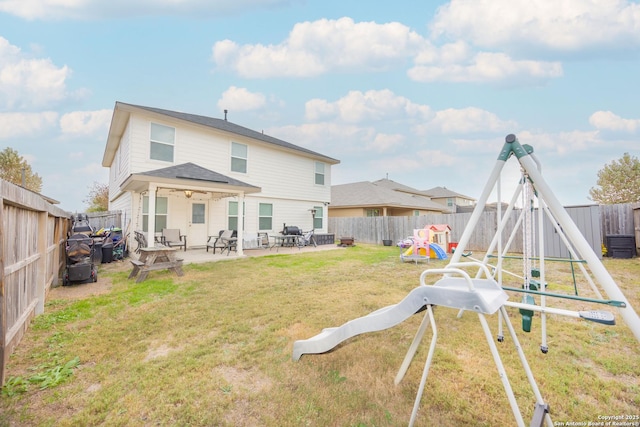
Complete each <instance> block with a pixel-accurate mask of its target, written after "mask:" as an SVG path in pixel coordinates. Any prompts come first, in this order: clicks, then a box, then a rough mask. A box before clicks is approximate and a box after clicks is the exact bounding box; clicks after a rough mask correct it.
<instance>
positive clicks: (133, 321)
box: [0, 245, 640, 426]
mask: <svg viewBox="0 0 640 427" xmlns="http://www.w3.org/2000/svg"><path fill="white" fill-rule="evenodd" d="M510 262H511V263H512V264H513V269H514V271H517V267H516V261H510ZM604 262H605V266H606V268H607V269H608V270H609V271H610V273H611V274H612V276H614V278H615V279H616V281H617V283H618V285H619V286H620V287H621V288H622V289H623V292H624V293H625V295H626V296H627V298H628V299H629V300H630V302H631V303H632V304H633V305H634V307H635V308H636V310H638V307H640V287H639V286H638V284H637V283H636V282H635V279H634V278H637V277H640V262H639V260H638V259H632V260H617V259H605V261H604ZM444 265H446V261H438V260H432V261H431V262H430V263H429V264H422V265H415V264H413V263H404V264H403V263H401V262H400V261H399V259H398V252H397V249H395V248H389V247H383V246H370V245H358V246H356V247H353V248H347V249H344V250H336V251H323V252H315V253H304V254H292V255H289V254H279V255H272V256H266V257H260V258H245V259H240V260H229V261H222V262H217V263H209V264H199V265H189V266H186V267H185V268H184V270H185V275H184V276H183V277H175V276H173V275H171V274H170V273H168V272H153V273H152V274H150V276H149V279H148V280H147V281H145V282H143V283H140V284H136V283H134V282H133V281H130V280H127V274H128V271H122V272H112V273H107V272H104V271H101V273H100V274H101V275H103V276H104V275H105V274H107V275H108V276H110V278H111V280H112V290H111V292H110V293H109V294H106V295H100V296H93V297H90V298H87V299H85V300H81V301H66V300H64V301H63V300H54V301H48V302H47V307H46V310H45V314H43V315H41V316H38V317H37V318H36V320H35V321H34V323H33V324H32V326H31V328H30V329H29V331H28V332H27V334H26V335H25V337H24V338H23V341H22V342H21V344H20V346H18V348H17V349H16V351H15V352H14V354H13V355H12V356H11V359H10V363H9V366H8V371H7V375H8V378H9V381H7V385H6V386H5V387H4V388H3V393H2V397H1V398H0V412H1V413H2V415H3V416H2V417H0V426H13V425H20V426H49V425H50V426H53V425H55V426H77V425H108V426H129V425H131V426H133V425H135V426H138V425H156V426H172V425H193V426H214V425H215V426H239V425H242V426H282V425H287V426H327V425H335V426H401V425H406V424H407V422H408V420H409V416H410V413H411V409H412V406H413V400H414V398H415V394H416V391H417V388H418V384H419V381H420V375H421V372H422V368H423V364H424V360H425V357H426V353H427V350H428V340H430V332H428V333H427V336H426V338H425V341H424V342H423V343H422V345H421V346H420V348H419V350H418V353H417V355H416V358H415V360H414V363H412V365H411V366H410V368H409V371H408V372H407V374H406V376H405V378H404V380H403V381H402V382H401V383H400V384H399V385H397V386H396V385H394V383H393V380H394V377H395V375H396V372H397V370H398V369H399V367H400V365H401V363H402V360H403V358H404V355H405V352H406V350H407V348H408V346H409V344H410V343H411V340H412V339H413V336H414V334H415V332H416V330H417V328H418V325H419V323H420V321H421V316H413V317H412V318H411V319H409V320H407V321H405V322H403V323H402V324H400V325H397V326H396V327H393V328H390V329H387V330H384V331H380V332H375V333H370V334H364V335H361V336H358V337H355V338H352V339H350V340H348V341H347V342H345V343H343V344H341V345H340V346H338V347H337V348H336V349H334V350H333V351H331V352H329V353H326V354H322V355H304V356H303V357H302V358H301V359H300V361H298V362H293V361H292V360H291V354H292V345H293V342H294V341H295V340H298V339H306V338H309V337H311V336H313V335H316V334H317V333H319V332H320V331H321V330H322V329H323V328H325V327H331V326H339V325H341V324H343V323H344V322H346V321H348V320H351V319H354V318H356V317H360V316H363V315H366V314H368V313H370V312H372V311H374V310H377V309H379V308H381V307H384V306H387V305H389V304H394V303H396V302H398V301H400V300H401V299H402V298H404V297H405V296H406V294H407V293H408V292H409V291H410V290H411V289H413V288H414V287H415V286H417V285H418V278H419V275H420V273H421V272H422V271H423V270H424V269H425V268H430V267H442V266H444ZM547 270H548V273H547V280H548V283H549V286H550V288H551V289H550V290H551V291H554V292H570V291H571V290H572V289H573V282H572V278H571V272H570V269H569V266H568V265H567V264H566V263H565V264H563V263H554V264H553V265H551V263H548V264H547ZM551 270H553V271H551ZM552 273H553V274H552ZM579 289H584V284H579ZM584 295H585V296H591V295H589V292H585V294H584ZM517 298H518V296H517V295H514V296H513V297H512V299H517ZM558 304H559V305H560V306H562V307H563V308H568V309H573V310H576V309H579V310H582V309H587V308H591V307H592V306H587V305H586V304H585V303H583V302H576V301H560V302H559V303H558ZM435 317H436V322H438V328H439V329H438V333H439V338H438V345H437V347H436V353H435V357H434V362H433V365H432V367H431V370H430V373H429V379H428V381H427V387H426V389H425V392H424V395H423V398H422V402H421V406H420V411H419V413H418V424H419V425H441V426H458V425H475V426H495V425H513V424H514V421H513V415H512V413H511V410H510V407H509V404H508V401H507V399H506V395H505V392H504V389H503V387H502V383H501V381H500V379H499V377H498V375H497V373H496V369H495V365H494V364H493V360H492V359H491V355H490V353H489V351H488V346H487V343H486V341H485V340H484V336H483V334H482V330H481V327H480V324H479V322H478V319H477V315H475V314H473V313H465V314H464V315H463V316H462V317H461V318H457V312H456V311H455V310H452V309H448V308H444V307H437V308H436V310H435ZM510 317H511V320H512V322H513V324H514V327H516V328H517V330H518V336H519V339H520V342H521V344H522V348H523V350H524V351H525V353H526V355H527V358H528V360H529V363H530V365H531V368H532V370H533V372H534V375H535V377H536V380H537V382H538V386H539V387H540V390H541V392H542V395H543V396H544V397H545V400H546V401H548V403H549V404H550V407H551V413H552V417H553V419H554V421H556V422H565V423H566V422H570V421H573V422H597V421H598V420H599V418H598V417H599V416H604V415H623V416H624V415H640V410H639V409H638V408H640V386H639V385H638V384H639V378H640V346H639V345H638V342H637V340H636V339H635V338H634V337H633V335H632V334H631V332H630V331H629V329H628V328H627V327H626V326H625V325H624V323H623V322H622V320H621V318H620V316H617V321H618V324H617V325H616V326H608V327H607V326H602V325H598V324H595V323H588V322H584V321H578V320H576V319H571V318H565V317H560V316H549V320H548V345H549V352H548V354H542V353H541V352H540V350H539V347H540V338H541V337H540V317H539V315H538V314H536V316H535V318H534V322H533V328H532V332H531V333H529V334H527V333H524V332H522V330H521V328H520V316H519V315H518V313H517V310H510ZM488 320H489V323H490V325H491V327H492V329H493V330H494V331H495V330H496V325H497V323H496V316H489V317H488ZM498 345H499V348H500V352H501V356H502V359H503V361H504V363H505V366H506V369H507V373H508V375H509V378H510V380H511V382H512V386H513V389H514V392H515V394H516V398H517V400H518V403H519V405H520V409H521V410H522V412H523V413H524V416H525V421H526V422H527V423H528V422H529V420H530V419H531V416H532V409H533V404H534V402H535V398H534V396H533V393H532V392H531V390H530V387H529V386H528V383H527V382H526V378H525V376H524V374H523V372H522V369H520V365H519V361H518V359H517V354H516V352H515V349H514V346H513V345H512V343H511V340H510V339H509V338H506V339H505V342H504V343H502V344H498ZM33 377H37V378H44V380H43V382H41V383H38V382H36V381H32V380H31V379H32V378H33ZM42 383H45V384H48V385H47V387H42V386H41V384H42Z"/></svg>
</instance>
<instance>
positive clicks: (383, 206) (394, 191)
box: [329, 179, 448, 217]
mask: <svg viewBox="0 0 640 427" xmlns="http://www.w3.org/2000/svg"><path fill="white" fill-rule="evenodd" d="M446 212H448V209H447V208H446V207H445V206H443V205H441V204H439V203H436V202H434V201H432V200H431V198H430V197H429V195H428V194H426V193H425V192H423V191H420V190H416V189H415V188H411V187H409V186H406V185H403V184H400V183H397V182H395V181H393V180H390V179H380V180H378V181H373V182H369V181H362V182H354V183H351V184H341V185H333V186H332V187H331V205H330V206H329V216H331V217H366V216H419V215H426V214H429V213H446Z"/></svg>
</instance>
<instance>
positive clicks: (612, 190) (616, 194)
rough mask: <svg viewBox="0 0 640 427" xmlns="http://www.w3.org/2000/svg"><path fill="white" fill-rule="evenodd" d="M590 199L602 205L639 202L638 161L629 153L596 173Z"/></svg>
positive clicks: (639, 173) (639, 169)
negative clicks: (596, 177)
mask: <svg viewBox="0 0 640 427" xmlns="http://www.w3.org/2000/svg"><path fill="white" fill-rule="evenodd" d="M597 184H598V186H597V187H592V188H591V189H590V190H589V195H590V196H591V197H590V199H591V200H593V201H594V202H597V203H599V204H602V205H608V204H616V203H635V202H640V160H638V158H637V157H635V156H630V155H629V153H624V155H623V156H622V158H620V159H619V160H614V161H612V162H611V163H608V164H606V165H605V166H604V168H602V169H600V171H598V181H597Z"/></svg>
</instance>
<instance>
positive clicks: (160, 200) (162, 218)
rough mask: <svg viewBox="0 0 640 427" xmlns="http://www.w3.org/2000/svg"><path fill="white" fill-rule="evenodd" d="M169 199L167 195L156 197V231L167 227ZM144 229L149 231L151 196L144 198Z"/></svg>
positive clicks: (158, 231)
mask: <svg viewBox="0 0 640 427" xmlns="http://www.w3.org/2000/svg"><path fill="white" fill-rule="evenodd" d="M168 200H169V199H167V198H166V197H156V230H155V232H156V233H160V232H161V231H162V229H163V228H167V206H168ZM142 231H149V196H144V197H143V198H142Z"/></svg>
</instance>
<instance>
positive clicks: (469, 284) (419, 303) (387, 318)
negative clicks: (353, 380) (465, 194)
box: [293, 134, 640, 427]
mask: <svg viewBox="0 0 640 427" xmlns="http://www.w3.org/2000/svg"><path fill="white" fill-rule="evenodd" d="M510 159H514V160H517V161H518V163H519V164H520V170H521V177H520V180H519V183H518V186H517V188H516V190H515V192H514V193H513V195H512V197H511V201H510V203H509V204H508V207H507V208H506V210H505V212H504V215H503V212H502V198H501V194H502V193H501V187H502V176H501V172H502V169H503V167H504V165H505V163H506V162H507V161H509V160H510ZM541 169H542V168H541V162H540V160H539V159H538V158H537V156H536V154H535V153H534V149H533V147H531V146H529V145H521V144H520V142H519V141H518V139H517V137H516V136H515V135H513V134H510V135H507V136H506V138H505V143H504V145H503V147H502V149H501V151H500V154H499V156H498V159H497V161H496V163H495V165H494V167H493V169H492V171H491V174H490V175H489V178H488V181H487V184H486V185H485V187H484V190H483V192H482V194H481V196H480V197H479V199H478V202H477V204H476V207H475V208H474V211H473V213H472V215H471V217H470V219H469V221H468V223H467V225H466V227H465V230H464V232H463V234H462V236H461V238H460V241H459V242H458V244H457V248H456V250H455V251H454V253H453V254H452V257H451V260H450V262H449V263H448V264H447V265H446V266H444V267H440V268H429V269H426V270H424V271H423V272H422V273H421V274H420V278H419V285H418V286H417V287H415V288H414V289H413V290H411V291H410V292H409V293H408V294H407V295H406V296H405V297H404V298H403V299H402V300H401V301H399V302H397V303H395V304H391V305H388V306H385V307H382V308H379V309H377V310H375V311H372V312H371V313H370V314H368V315H365V316H361V317H356V318H353V319H352V320H350V321H348V322H346V323H343V324H342V325H341V326H336V327H329V328H325V329H323V330H322V332H321V333H319V334H317V335H315V336H312V337H311V338H308V339H306V340H298V341H296V342H295V343H294V347H293V360H299V359H300V358H301V357H302V355H305V354H321V353H326V352H328V351H330V350H332V349H334V348H335V347H336V346H338V345H340V344H341V343H343V342H345V341H348V340H350V339H351V338H353V337H355V336H357V335H360V334H365V333H368V332H376V331H382V330H386V329H389V328H392V327H394V326H396V325H398V324H401V323H403V322H405V321H407V320H408V319H409V318H410V317H412V316H413V315H414V314H421V313H422V312H425V314H423V315H422V317H423V319H422V322H421V324H420V326H419V327H418V329H417V331H416V334H415V337H414V340H413V341H412V343H411V345H410V346H409V347H408V350H407V352H406V355H405V358H404V360H403V362H402V364H401V366H400V368H399V370H398V372H397V375H396V377H395V380H394V383H395V384H396V385H398V384H400V382H401V381H402V380H403V379H404V378H405V374H406V373H407V371H408V369H409V367H410V366H411V364H412V362H413V359H414V357H415V356H416V354H417V351H418V348H419V347H420V345H421V342H422V340H423V338H424V337H425V335H427V332H428V331H429V332H431V333H430V335H431V341H430V344H429V350H428V354H427V358H426V361H425V364H424V368H423V370H422V375H421V379H420V384H419V386H418V389H417V392H416V398H415V402H414V406H413V409H412V411H411V415H410V419H409V423H408V424H409V426H413V425H414V424H415V423H416V421H417V419H418V412H419V410H420V408H421V406H422V405H423V402H422V395H423V393H424V392H425V387H426V386H427V379H428V376H429V370H430V368H431V365H432V362H433V358H434V355H435V349H436V344H437V342H438V327H437V322H436V319H435V315H434V308H435V307H447V308H451V309H455V310H457V313H458V314H457V317H458V318H461V317H463V315H465V313H469V314H468V316H471V317H475V316H474V314H477V316H478V317H477V319H478V322H479V325H480V326H481V328H482V332H483V335H484V338H485V340H486V343H487V350H486V351H485V352H487V353H489V354H491V357H492V358H493V362H494V365H495V374H496V375H497V377H499V378H500V381H501V383H502V386H503V388H504V392H505V398H506V399H505V400H504V403H503V404H505V405H506V404H507V403H508V405H509V407H510V409H511V411H512V413H513V418H514V422H515V425H517V426H519V427H524V426H525V425H530V426H531V427H542V426H543V425H546V426H548V427H553V426H554V425H556V424H554V422H553V421H552V418H551V405H550V404H549V400H548V399H547V398H545V397H544V395H543V392H542V390H541V389H540V387H539V386H538V382H537V380H536V379H535V375H534V372H533V370H532V368H531V364H530V362H529V357H527V355H526V354H525V352H524V350H523V348H522V345H521V344H520V338H519V337H520V335H521V333H520V332H519V331H518V330H516V328H515V327H514V324H513V323H514V322H512V320H511V317H512V315H513V311H510V310H508V309H517V313H518V314H519V315H520V317H521V319H522V320H521V322H522V323H521V324H522V331H523V332H524V333H527V334H528V333H530V332H531V325H532V322H533V318H534V315H535V313H539V314H540V331H541V335H540V351H541V353H542V354H547V353H548V351H549V334H548V330H547V322H548V321H550V320H551V318H550V317H549V316H550V315H556V316H564V317H568V318H573V319H578V320H581V321H584V322H590V323H594V324H598V325H601V326H602V325H604V326H605V327H611V326H615V325H616V324H617V321H621V322H622V323H624V324H625V326H626V327H627V328H628V329H629V330H630V331H631V333H632V334H633V335H634V337H635V340H636V341H640V317H639V316H638V314H637V312H636V311H635V309H634V308H633V306H632V305H631V302H630V301H629V300H628V299H627V297H626V296H625V294H624V293H623V292H622V290H621V289H620V287H619V286H618V284H617V283H616V281H615V280H614V279H613V277H612V275H611V274H610V273H609V271H608V270H607V269H606V268H605V267H604V265H603V263H602V261H601V259H600V257H599V256H598V255H597V254H596V253H595V251H594V249H593V248H592V247H591V246H590V245H589V242H588V241H587V239H586V238H585V237H584V236H583V234H582V233H581V232H580V230H579V229H578V227H577V226H576V224H575V223H574V222H573V220H572V219H571V217H570V216H569V214H568V213H567V211H566V210H565V208H564V207H563V206H562V204H561V203H560V201H559V200H558V199H557V198H556V197H555V195H554V194H553V191H552V190H551V188H550V187H549V186H548V185H547V183H546V182H545V180H544V178H543V176H542V173H541ZM494 193H495V194H496V195H497V197H498V201H499V202H500V203H498V204H497V206H498V209H497V216H496V221H497V223H496V227H495V235H494V237H493V240H492V242H491V244H490V246H489V249H488V251H487V253H486V254H485V255H484V257H483V258H482V259H477V258H472V257H471V254H470V253H465V252H464V249H465V246H466V245H467V243H468V242H469V241H470V239H471V236H472V235H473V233H474V232H475V227H476V226H477V225H478V222H479V218H480V216H481V215H482V213H483V211H484V209H485V208H486V206H487V202H488V199H489V196H490V195H491V194H494ZM518 202H520V205H519V206H520V209H519V210H520V214H519V217H518V220H517V222H516V224H515V225H513V224H509V222H508V218H509V215H510V213H511V212H512V211H513V210H514V208H515V207H516V206H517V204H518ZM545 219H548V220H549V221H548V223H550V224H551V227H553V229H554V230H555V233H557V234H558V235H559V236H560V237H561V239H562V242H563V244H564V245H565V248H566V250H567V251H568V253H569V255H570V257H569V259H567V260H558V259H547V258H545V248H546V246H545V230H544V227H545ZM436 230H438V231H440V232H441V233H442V232H443V230H444V233H445V238H446V232H447V231H449V230H447V228H446V227H442V226H440V227H436V226H425V228H423V229H421V230H420V229H418V230H414V235H413V237H412V238H410V239H408V241H406V243H405V242H404V241H403V244H402V246H404V245H405V244H406V246H407V249H406V250H405V251H404V252H403V253H402V254H401V255H400V258H401V259H402V260H403V261H404V260H405V258H406V259H411V260H416V261H417V260H418V259H422V258H424V259H431V258H439V259H444V258H443V257H442V252H443V251H438V250H437V249H436V248H437V247H438V246H437V245H436V244H435V242H434V240H435V232H436ZM517 234H520V235H522V239H523V242H524V243H523V251H522V254H521V256H519V257H517V256H516V257H513V256H511V255H509V249H510V245H511V243H512V242H513V240H514V237H515V236H516V235H517ZM402 249H404V247H402ZM511 258H519V261H520V268H519V269H516V270H513V269H507V268H506V265H507V263H506V260H508V259H511ZM553 261H567V262H568V263H569V264H570V265H571V268H572V272H574V273H575V271H574V263H575V267H578V269H579V273H580V275H581V276H580V277H581V279H582V283H581V285H582V286H581V289H580V291H578V286H577V282H576V279H575V274H574V275H573V280H574V283H573V285H574V286H573V288H574V293H573V294H571V293H558V292H551V291H549V290H548V284H549V282H548V280H551V275H548V274H547V265H548V264H550V263H551V262H553ZM513 278H515V279H516V280H515V285H510V282H509V279H513ZM507 292H509V293H507ZM585 292H587V293H590V295H588V296H584V293H585ZM512 293H516V294H518V297H517V298H513V296H512V295H511V294H512ZM536 297H538V298H539V300H538V301H537V302H536ZM566 300H574V301H580V302H581V303H584V304H588V305H589V308H582V309H578V310H576V309H566V308H564V307H562V302H563V301H566ZM602 306H604V308H602ZM493 315H495V316H493ZM488 316H491V319H495V320H497V331H495V330H492V329H491V326H490V325H489V322H488ZM617 318H618V320H617ZM438 323H439V322H438ZM480 336H481V335H476V336H473V338H471V336H470V339H474V340H477V339H480ZM505 340H508V341H511V343H512V344H513V348H514V349H515V351H516V353H517V359H518V362H519V363H516V365H519V368H514V367H513V361H512V367H511V369H520V370H521V371H520V372H521V373H522V374H523V375H524V376H525V377H526V378H527V382H528V384H529V388H530V393H531V394H532V398H531V400H532V401H533V402H534V403H533V408H534V409H533V412H532V413H531V412H529V411H528V410H526V409H522V408H523V407H525V406H529V407H530V406H531V403H529V405H525V406H523V403H522V401H521V400H522V399H521V398H520V399H518V398H517V397H516V393H515V392H514V388H513V386H512V383H511V380H510V379H509V374H508V373H507V367H506V366H505V364H504V362H503V356H501V353H504V352H505V351H506V350H505V349H504V346H502V345H501V346H500V348H498V344H502V343H503V342H504V341H505ZM441 345H442V344H441ZM479 356H480V355H479V354H475V355H473V357H479ZM512 375H513V371H512ZM497 405H500V403H498V402H496V403H495V404H494V407H496V406H497ZM525 419H526V420H527V421H525Z"/></svg>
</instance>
